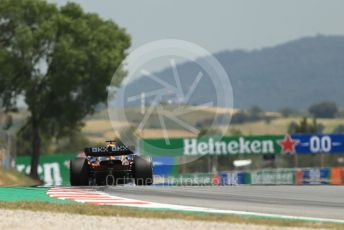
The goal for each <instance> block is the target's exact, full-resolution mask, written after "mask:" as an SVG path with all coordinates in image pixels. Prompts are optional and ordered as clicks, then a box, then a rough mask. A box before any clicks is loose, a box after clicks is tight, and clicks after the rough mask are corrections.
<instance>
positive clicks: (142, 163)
mask: <svg viewBox="0 0 344 230" xmlns="http://www.w3.org/2000/svg"><path fill="white" fill-rule="evenodd" d="M134 173H135V184H136V185H152V184H153V163H152V158H150V157H147V156H137V155H136V156H135V157H134Z"/></svg>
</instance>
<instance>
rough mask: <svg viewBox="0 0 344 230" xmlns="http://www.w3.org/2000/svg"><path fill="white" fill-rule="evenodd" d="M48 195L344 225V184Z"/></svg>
mask: <svg viewBox="0 0 344 230" xmlns="http://www.w3.org/2000/svg"><path fill="white" fill-rule="evenodd" d="M47 195H48V196H49V197H50V198H56V199H59V200H72V201H77V202H82V203H88V204H94V205H120V206H129V207H135V208H146V209H147V208H148V209H156V210H164V211H166V210H173V211H182V212H196V213H197V212H198V213H212V214H232V215H241V216H253V217H259V218H278V219H294V220H305V221H321V222H323V221H324V222H336V223H344V187H343V186H166V187H164V186H142V187H141V186H106V187H54V188H49V189H48V190H47Z"/></svg>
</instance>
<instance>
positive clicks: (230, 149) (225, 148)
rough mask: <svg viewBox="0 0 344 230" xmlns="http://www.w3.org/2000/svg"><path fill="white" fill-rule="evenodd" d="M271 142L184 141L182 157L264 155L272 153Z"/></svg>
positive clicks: (246, 140)
mask: <svg viewBox="0 0 344 230" xmlns="http://www.w3.org/2000/svg"><path fill="white" fill-rule="evenodd" d="M274 152H275V148H274V142H273V140H249V139H246V138H245V137H239V138H238V139H232V140H230V141H223V140H214V139H213V138H209V139H208V140H207V141H201V140H199V139H197V138H190V139H184V152H183V154H184V155H206V154H214V155H222V154H265V153H274Z"/></svg>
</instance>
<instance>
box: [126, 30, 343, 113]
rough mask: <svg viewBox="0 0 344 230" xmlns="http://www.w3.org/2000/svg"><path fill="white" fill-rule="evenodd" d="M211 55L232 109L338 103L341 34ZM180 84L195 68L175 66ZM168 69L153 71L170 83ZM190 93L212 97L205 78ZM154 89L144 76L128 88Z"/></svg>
mask: <svg viewBox="0 0 344 230" xmlns="http://www.w3.org/2000/svg"><path fill="white" fill-rule="evenodd" d="M214 56H215V57H216V58H217V59H218V60H219V61H220V62H221V64H222V65H223V66H224V68H225V70H226V71H227V73H228V74H229V76H230V80H231V82H232V86H233V91H234V102H235V107H237V108H248V107H251V106H253V105H258V106H260V107H261V108H263V109H264V110H269V111H276V110H279V109H281V108H284V107H291V108H296V109H302V110H305V109H307V108H308V107H309V105H311V104H313V103H316V102H319V101H328V100H330V101H335V102H336V103H337V104H338V105H339V106H340V107H344V36H316V37H306V38H302V39H298V40H294V41H291V42H288V43H285V44H282V45H278V46H275V47H269V48H263V49H260V50H253V51H243V50H234V51H223V52H220V53H215V54H214ZM177 68H178V71H179V72H180V73H181V76H182V77H183V79H182V84H183V87H184V88H185V89H187V87H189V85H190V83H191V82H192V81H193V80H194V78H195V76H196V73H197V67H196V66H195V65H194V64H192V63H188V62H186V63H183V64H180V65H178V66H177ZM171 73H172V71H171V69H165V70H163V71H161V72H158V73H155V75H156V76H158V77H159V78H162V79H164V80H165V81H169V82H173V75H172V74H171ZM198 87H199V89H201V90H197V91H196V92H195V95H193V97H192V98H191V102H192V103H193V104H199V103H202V102H204V101H207V99H208V98H211V97H213V96H214V95H212V94H213V92H214V91H213V90H212V88H211V87H212V86H211V84H209V82H206V81H205V82H203V83H201V84H200V85H199V86H198ZM152 88H154V86H152V83H151V82H150V81H147V79H145V78H143V79H139V80H137V81H136V82H134V83H132V85H131V86H130V87H129V89H130V91H131V92H132V93H135V91H138V90H149V89H152Z"/></svg>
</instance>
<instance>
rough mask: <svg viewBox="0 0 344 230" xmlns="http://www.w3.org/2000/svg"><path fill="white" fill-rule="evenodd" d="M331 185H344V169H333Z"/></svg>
mask: <svg viewBox="0 0 344 230" xmlns="http://www.w3.org/2000/svg"><path fill="white" fill-rule="evenodd" d="M331 184H333V185H342V184H344V168H331Z"/></svg>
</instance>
